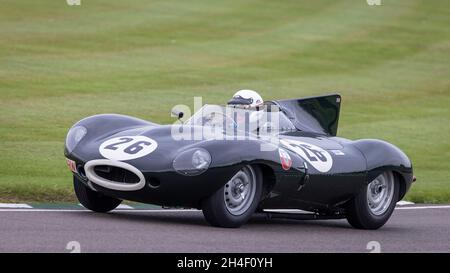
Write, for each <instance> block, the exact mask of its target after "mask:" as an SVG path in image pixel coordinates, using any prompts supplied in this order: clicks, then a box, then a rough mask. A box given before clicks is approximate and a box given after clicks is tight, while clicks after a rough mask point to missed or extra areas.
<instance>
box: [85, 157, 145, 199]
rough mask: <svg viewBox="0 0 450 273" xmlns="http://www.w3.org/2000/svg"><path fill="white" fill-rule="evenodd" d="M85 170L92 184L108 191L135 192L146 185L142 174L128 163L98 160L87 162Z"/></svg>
mask: <svg viewBox="0 0 450 273" xmlns="http://www.w3.org/2000/svg"><path fill="white" fill-rule="evenodd" d="M84 169H85V171H86V176H87V177H88V179H89V180H90V181H91V182H93V183H95V184H97V185H99V186H102V187H105V188H108V189H112V190H119V191H135V190H139V189H141V188H143V187H144V185H145V178H144V175H143V174H142V172H141V171H139V170H138V169H137V168H136V167H134V166H132V165H130V164H128V163H124V162H120V161H113V160H108V159H98V160H91V161H89V162H87V163H86V164H85V166H84Z"/></svg>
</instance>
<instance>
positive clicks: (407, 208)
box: [0, 205, 450, 213]
mask: <svg viewBox="0 0 450 273" xmlns="http://www.w3.org/2000/svg"><path fill="white" fill-rule="evenodd" d="M395 209H396V210H421V209H450V205H441V206H411V207H396V208H395ZM0 212H92V211H90V210H86V209H33V208H0ZM113 212H132V213H152V212H156V213H161V212H201V210H196V209H116V210H113ZM267 212H286V213H295V212H298V213H299V212H303V211H300V210H291V209H289V210H284V209H273V210H267Z"/></svg>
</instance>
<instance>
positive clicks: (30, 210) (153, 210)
mask: <svg viewBox="0 0 450 273" xmlns="http://www.w3.org/2000/svg"><path fill="white" fill-rule="evenodd" d="M14 211H15V212H89V213H94V212H93V211H90V210H87V209H2V208H0V212H14ZM112 212H138V213H139V212H158V213H159V212H201V210H196V209H133V210H127V209H125V210H124V209H119V210H113V211H112Z"/></svg>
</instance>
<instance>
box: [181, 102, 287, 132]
mask: <svg viewBox="0 0 450 273" xmlns="http://www.w3.org/2000/svg"><path fill="white" fill-rule="evenodd" d="M185 124H186V125H195V126H211V127H219V128H221V129H224V131H225V132H236V131H245V132H250V133H259V134H263V133H268V134H273V133H279V132H280V131H292V130H295V126H294V125H293V124H292V122H291V121H290V120H289V119H288V118H287V117H286V116H285V114H284V113H283V112H281V111H279V108H278V107H277V106H276V105H265V106H263V107H261V109H258V110H256V109H242V108H237V107H232V106H219V105H208V104H206V105H204V106H203V107H202V108H201V109H200V110H199V111H197V112H196V113H195V114H194V115H193V116H192V117H191V118H190V119H188V120H187V121H186V122H185Z"/></svg>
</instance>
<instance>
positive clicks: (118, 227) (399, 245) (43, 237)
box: [0, 205, 450, 252]
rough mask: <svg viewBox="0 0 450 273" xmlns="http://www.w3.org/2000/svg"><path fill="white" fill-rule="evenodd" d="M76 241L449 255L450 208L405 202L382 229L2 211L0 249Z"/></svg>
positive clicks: (161, 248)
mask: <svg viewBox="0 0 450 273" xmlns="http://www.w3.org/2000/svg"><path fill="white" fill-rule="evenodd" d="M71 241H76V242H78V243H79V246H80V251H81V252H370V251H369V249H374V247H375V248H377V246H378V245H379V250H380V251H381V252H450V206H444V205H443V206H420V205H419V206H418V205H414V206H405V207H400V208H397V209H396V210H395V212H394V214H393V216H392V217H391V219H390V220H389V222H388V223H387V224H386V225H385V226H384V227H383V228H381V229H379V230H375V231H365V230H356V229H353V228H351V227H350V226H349V224H348V223H347V222H346V220H321V221H317V220H304V221H299V220H286V219H270V220H269V219H267V218H266V217H265V216H264V215H255V217H253V218H252V219H251V221H250V222H249V223H248V224H246V225H244V226H242V227H241V228H238V229H224V228H213V227H210V226H208V225H207V223H206V222H205V220H204V219H203V215H202V213H201V212H200V211H196V210H115V211H113V212H111V213H108V214H98V213H93V212H89V211H86V210H72V209H65V210H61V209H52V210H47V209H42V210H39V209H0V252H70V251H69V250H68V249H73V248H72V247H71V244H72V245H73V244H74V243H70V244H69V246H68V243H69V242H71ZM372 241H375V243H373V242H372ZM78 243H75V244H78Z"/></svg>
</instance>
